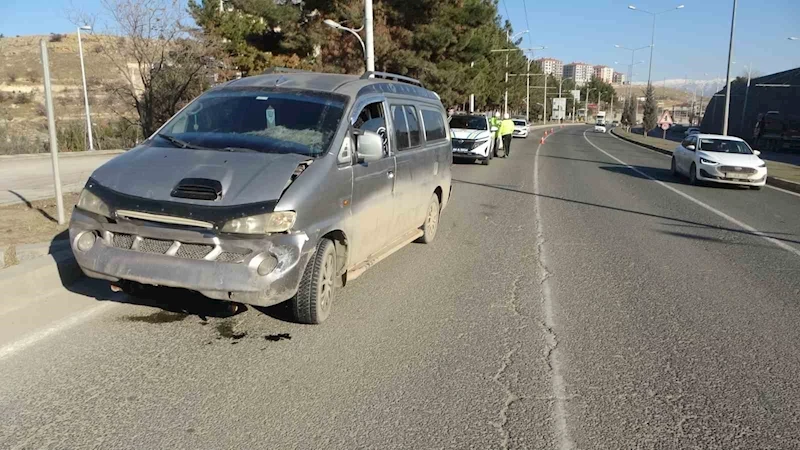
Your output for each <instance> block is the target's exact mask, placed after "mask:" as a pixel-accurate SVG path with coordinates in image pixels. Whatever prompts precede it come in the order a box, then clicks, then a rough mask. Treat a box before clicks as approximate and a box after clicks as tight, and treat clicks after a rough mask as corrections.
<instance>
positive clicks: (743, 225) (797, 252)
mask: <svg viewBox="0 0 800 450" xmlns="http://www.w3.org/2000/svg"><path fill="white" fill-rule="evenodd" d="M583 138H584V139H586V142H588V143H589V145H591V146H592V147H594V148H596V149H597V150H600V151H601V152H602V153H603V154H605V155H606V156H608V157H609V158H611V159H613V160H614V161H617V162H618V163H620V164H622V165H623V166H625V167H627V168H628V169H631V170H632V171H634V172H636V173H638V174H639V175H641V176H643V177H645V178H648V179H650V180H652V181H654V182H656V183H658V184H659V185H661V186H662V187H664V188H666V189H669V190H670V191H672V192H674V193H676V194H678V195H680V196H681V197H683V198H685V199H687V200H689V201H691V202H693V203H696V204H698V205H700V206H702V207H703V208H705V209H707V210H708V211H711V212H712V213H714V214H716V215H718V216H720V217H722V218H723V219H725V220H727V221H728V222H731V223H732V224H734V225H736V226H738V227H739V228H742V229H744V230H747V231H748V232H750V233H751V234H754V235H756V236H759V237H761V238H763V239H765V240H766V241H769V242H770V243H771V244H774V245H775V246H777V247H780V248H782V249H784V250H786V251H788V252H790V253H794V254H795V255H796V256H800V250H798V249H796V248H794V247H792V246H791V245H788V244H786V243H784V242H781V241H779V240H777V239H775V238H772V237H770V236H767V235H766V234H764V233H762V232H760V231H758V230H756V229H755V228H753V227H751V226H750V225H747V224H746V223H744V222H741V221H739V220H737V219H734V218H733V217H731V216H729V215H727V214H725V213H724V212H722V211H720V210H718V209H716V208H714V207H713V206H710V205H708V204H706V203H704V202H702V201H700V200H698V199H696V198H694V197H692V196H691V195H689V194H687V193H685V192H683V191H681V190H680V189H676V188H674V187H672V186H670V185H668V184H667V183H664V182H663V181H659V180H656V179H655V178H653V177H651V176H650V175H648V174H646V173H644V172H642V171H641V170H639V169H637V168H635V167H633V166H631V165H630V164H628V163H626V162H625V161H623V160H621V159H619V158H617V157H616V156H614V155H612V154H611V153H608V152H607V151H605V150H603V149H602V148H600V147H598V146H596V145H595V144H594V143H593V142H592V141H590V140H589V138H588V137H586V132H585V131H584V132H583Z"/></svg>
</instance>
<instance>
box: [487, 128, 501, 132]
mask: <svg viewBox="0 0 800 450" xmlns="http://www.w3.org/2000/svg"><path fill="white" fill-rule="evenodd" d="M489 130H490V131H491V132H492V133H497V131H498V130H499V128H497V127H492V128H490V129H489Z"/></svg>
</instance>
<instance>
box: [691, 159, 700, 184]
mask: <svg viewBox="0 0 800 450" xmlns="http://www.w3.org/2000/svg"><path fill="white" fill-rule="evenodd" d="M689 184H691V185H694V186H696V185H697V184H698V182H697V166H696V165H695V164H694V163H692V167H691V168H690V169H689Z"/></svg>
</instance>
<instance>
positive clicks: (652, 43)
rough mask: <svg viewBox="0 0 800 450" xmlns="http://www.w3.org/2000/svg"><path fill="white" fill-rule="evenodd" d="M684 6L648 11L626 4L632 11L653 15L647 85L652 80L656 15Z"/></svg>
mask: <svg viewBox="0 0 800 450" xmlns="http://www.w3.org/2000/svg"><path fill="white" fill-rule="evenodd" d="M684 6H685V5H678V6H676V7H674V8H670V9H666V10H664V11H659V12H655V13H654V12H650V11H645V10H644V9H639V8H637V7H636V6H634V5H628V9H630V10H632V11H639V12H643V13H645V14H650V15H651V16H653V31H652V34H651V36H650V69H649V70H648V71H647V85H648V86H650V83H651V80H652V76H653V47H654V46H655V42H656V17H658V16H660V15H662V14H666V13H668V12H672V11H675V10H678V9H683V8H684Z"/></svg>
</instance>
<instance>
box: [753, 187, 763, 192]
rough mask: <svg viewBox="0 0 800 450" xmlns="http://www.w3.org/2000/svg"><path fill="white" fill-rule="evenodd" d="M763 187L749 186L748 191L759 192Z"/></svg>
mask: <svg viewBox="0 0 800 450" xmlns="http://www.w3.org/2000/svg"><path fill="white" fill-rule="evenodd" d="M762 187H763V186H750V189H752V190H754V191H760V190H761V188H762Z"/></svg>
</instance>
